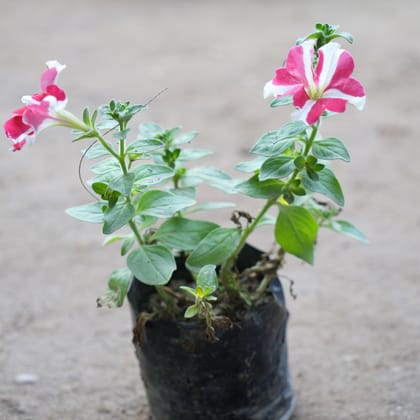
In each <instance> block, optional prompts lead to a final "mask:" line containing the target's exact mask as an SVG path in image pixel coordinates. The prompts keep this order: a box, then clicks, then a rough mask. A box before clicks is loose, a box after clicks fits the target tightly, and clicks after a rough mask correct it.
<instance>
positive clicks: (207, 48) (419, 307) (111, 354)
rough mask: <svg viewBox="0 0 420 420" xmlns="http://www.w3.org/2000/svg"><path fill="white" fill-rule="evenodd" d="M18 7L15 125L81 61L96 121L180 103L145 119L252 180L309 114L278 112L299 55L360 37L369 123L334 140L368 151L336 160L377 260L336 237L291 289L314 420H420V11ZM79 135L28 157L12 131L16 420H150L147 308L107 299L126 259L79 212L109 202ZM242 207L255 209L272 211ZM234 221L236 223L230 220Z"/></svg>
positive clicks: (303, 388) (71, 79) (7, 369)
mask: <svg viewBox="0 0 420 420" xmlns="http://www.w3.org/2000/svg"><path fill="white" fill-rule="evenodd" d="M0 5H1V14H0V28H1V29H0V31H1V37H0V55H1V67H0V86H1V92H2V100H1V102H0V117H1V121H5V120H6V119H7V118H9V116H10V113H11V111H12V110H14V109H16V108H17V107H19V104H20V98H21V96H22V95H24V94H31V93H33V92H36V91H37V90H38V87H39V76H40V74H41V72H42V71H43V69H44V63H45V62H46V61H47V60H52V59H56V60H58V61H60V62H61V63H65V64H66V65H67V69H66V70H65V71H64V72H63V73H62V74H61V75H60V86H62V87H63V89H65V91H66V92H67V94H68V97H69V104H68V109H69V110H70V111H71V112H73V113H75V114H76V115H81V112H82V109H83V108H84V107H85V106H89V107H90V108H91V109H94V108H96V107H97V106H99V105H100V104H102V103H105V102H107V101H109V100H110V99H111V98H116V99H121V100H130V101H132V102H133V103H144V102H146V101H147V100H148V99H150V98H151V97H153V96H154V95H155V94H156V93H157V92H159V91H160V90H162V89H164V88H168V90H167V91H166V92H165V93H164V94H162V95H161V96H160V97H159V98H158V99H156V100H155V101H154V102H153V103H152V104H151V106H150V109H149V110H147V111H144V112H142V113H141V114H140V115H139V117H138V118H137V120H138V122H139V123H140V122H141V121H150V120H151V121H156V122H158V123H160V124H161V125H162V126H164V127H168V128H169V127H173V126H177V125H181V126H183V127H184V129H185V130H198V131H199V132H200V133H201V134H200V136H199V137H198V138H197V139H196V140H195V146H196V147H199V148H208V149H211V150H213V151H214V152H215V154H214V156H212V157H210V158H208V159H207V160H206V163H208V164H217V165H219V166H220V167H222V168H223V169H225V170H226V171H227V172H229V173H230V174H231V175H232V176H240V174H239V173H237V172H235V171H234V170H233V169H232V168H233V166H234V164H236V163H237V162H240V161H243V160H247V159H248V158H249V156H248V149H249V148H250V147H251V146H252V145H253V144H254V142H255V141H256V139H257V138H258V137H259V136H260V135H261V134H263V133H264V132H266V131H269V130H272V129H275V128H278V127H279V126H280V125H282V124H283V123H285V122H287V121H288V119H289V114H290V112H291V109H290V108H284V109H279V108H277V109H271V108H270V106H269V100H263V98H262V88H263V86H264V84H265V82H266V81H268V80H269V79H271V78H272V76H273V72H274V69H275V68H277V67H279V66H280V65H281V64H282V61H283V59H284V58H285V56H286V53H287V50H288V48H290V47H291V46H292V45H293V44H294V42H295V40H296V39H297V38H299V37H301V36H303V35H306V34H307V33H309V32H311V31H312V30H313V27H314V24H315V23H317V22H322V23H330V24H338V25H340V29H341V30H343V31H348V32H351V33H352V34H353V35H354V37H355V42H354V44H353V45H351V46H349V45H346V48H348V49H349V50H350V51H351V53H352V54H353V56H354V58H355V62H356V70H355V77H356V78H357V79H359V80H360V81H361V82H362V83H363V84H364V85H365V87H366V91H367V104H366V108H365V110H364V111H363V112H358V111H357V110H355V109H354V108H352V107H349V109H348V111H347V112H346V113H345V114H342V115H339V116H336V117H334V118H331V119H330V120H328V123H326V124H324V128H323V135H324V136H325V137H327V136H334V137H338V138H340V139H342V140H343V141H344V142H345V143H346V145H347V147H348V149H349V151H350V153H351V155H352V163H351V164H350V165H348V164H345V163H338V164H337V165H335V169H336V171H337V174H338V177H339V179H340V181H341V184H342V187H343V189H344V192H345V196H346V208H345V210H344V213H343V217H345V218H346V219H349V220H351V221H352V222H353V223H354V224H355V225H356V226H358V227H359V228H360V229H361V230H363V231H364V232H365V233H366V235H367V236H368V237H369V239H370V245H363V244H360V243H357V242H355V241H352V240H351V239H348V238H344V237H339V236H337V235H335V234H333V233H330V232H326V231H322V232H321V234H320V236H319V241H318V246H317V252H316V262H315V266H314V267H309V266H307V265H303V264H301V263H300V262H298V261H297V260H296V259H294V258H293V257H290V258H289V259H288V263H287V265H286V267H285V268H284V269H283V270H282V273H280V274H281V275H283V276H284V285H285V288H286V289H288V287H289V281H290V280H289V279H292V280H293V281H294V292H295V293H296V294H297V296H298V297H297V300H293V299H292V298H291V296H290V295H289V294H287V299H288V306H289V310H290V313H291V316H290V326H289V354H290V366H291V370H292V374H293V382H294V387H295V389H296V393H297V397H298V406H297V410H296V414H295V417H294V418H295V419H299V420H301V419H305V420H306V419H311V420H317V419H319V420H322V419H323V420H329V419H331V420H336V419H389V418H392V419H413V420H414V419H417V418H420V398H419V396H420V316H419V315H420V299H419V298H420V292H419V286H418V283H419V279H420V263H419V258H418V254H419V250H420V248H419V242H420V241H419V239H420V210H419V209H420V199H419V190H418V186H417V179H418V178H419V176H420V166H419V164H418V156H419V153H420V143H419V140H418V134H417V132H416V129H417V124H418V115H419V112H420V82H419V74H420V48H419V46H418V38H419V25H418V16H420V3H419V2H417V1H415V0H411V1H410V0H403V1H400V2H395V1H390V0H384V1H376V0H372V1H370V2H365V1H362V0H353V1H352V2H347V1H346V2H344V1H337V0H335V1H333V0H324V1H319V2H314V1H309V0H297V1H294V2H286V1H283V2H281V1H274V0H265V1H257V0H254V1H251V0H243V1H241V0H232V1H230V2H227V1H221V0H213V1H211V2H207V1H200V0H197V1H192V0H191V1H186V0H181V1H176V2H175V1H170V0H155V1H140V0H137V1H134V0H132V1H130V0H123V1H120V2H115V1H108V0H101V1H99V0H89V1H86V0H85V1H81V0H72V1H64V0H55V1H54V2H52V1H51V2H50V1H45V0H40V1H36V2H30V1H29V0H27V1H24V0H22V1H16V2H6V1H5V0H1V1H0ZM70 140H71V139H70V136H69V133H68V131H66V130H64V129H61V128H55V129H51V130H48V131H46V132H44V133H42V134H41V135H40V136H39V138H38V140H37V142H36V143H35V144H34V145H33V146H32V147H25V149H24V150H23V151H22V152H19V153H15V154H12V153H10V152H9V150H8V149H9V147H10V144H9V141H7V140H6V138H5V136H3V141H2V142H1V144H0V168H1V169H0V171H1V175H0V193H1V197H2V198H1V204H0V221H1V226H0V249H1V253H0V267H1V280H0V286H1V293H0V418H1V419H3V418H4V419H33V420H35V419H36V420H38V419H39V420H40V419H43V420H44V419H64V420H67V419H78V420H79V419H81V420H84V419H104V420H108V419H147V418H148V409H147V403H146V400H145V396H144V390H143V387H142V384H141V382H140V376H139V371H138V365H137V361H136V360H135V357H134V352H133V348H132V345H131V324H130V323H131V320H130V317H129V312H128V309H127V307H124V308H122V309H119V310H107V309H101V310H99V309H97V308H96V304H95V300H96V298H97V297H98V296H100V295H101V294H102V293H103V291H104V290H105V287H106V282H107V277H108V275H109V273H110V272H111V271H112V270H113V269H114V268H116V267H119V266H121V265H122V264H123V260H122V259H121V257H119V255H118V254H119V252H118V248H117V246H114V247H113V246H112V245H111V246H109V247H106V248H104V247H102V240H103V238H102V235H101V232H100V227H99V226H97V225H88V224H81V223H80V222H77V221H75V220H73V219H71V218H70V217H68V216H67V215H66V214H65V213H64V209H65V208H67V207H70V206H74V205H77V204H83V203H85V202H88V201H89V200H90V198H89V196H88V195H87V193H86V192H85V191H84V190H83V189H82V187H81V186H80V184H79V182H78V179H77V166H78V161H79V158H80V149H81V144H80V143H76V144H73V143H71V141H70ZM228 200H229V201H230V200H232V201H235V202H236V203H237V204H238V208H239V209H242V210H251V211H253V210H254V209H256V208H257V204H258V203H253V202H251V200H248V199H247V198H243V197H236V196H235V197H228ZM252 201H255V200H252ZM215 218H216V220H217V221H218V222H220V223H224V224H226V225H228V224H229V221H228V218H229V214H221V215H218V216H217V215H215ZM253 243H254V244H255V245H258V246H260V247H262V248H268V247H270V246H271V244H272V238H271V237H270V235H268V234H267V233H266V232H263V231H262V232H260V233H259V234H257V235H256V236H255V237H254V240H253ZM19 374H29V375H32V376H30V377H29V378H30V379H31V378H32V379H31V380H29V382H33V383H31V384H29V383H26V384H25V383H22V381H21V380H19V376H18V375H19ZM23 382H25V381H23ZM174 420H175V419H174Z"/></svg>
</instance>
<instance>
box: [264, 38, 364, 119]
mask: <svg viewBox="0 0 420 420" xmlns="http://www.w3.org/2000/svg"><path fill="white" fill-rule="evenodd" d="M314 58H315V50H314V41H312V40H309V41H305V42H303V43H302V44H300V45H297V46H295V47H292V48H291V49H290V50H289V53H288V55H287V59H286V65H285V67H281V68H279V69H277V70H276V75H275V76H274V78H273V79H272V80H270V81H269V82H267V83H266V85H265V87H264V97H265V98H267V97H268V96H271V95H272V96H274V97H277V98H282V97H285V96H292V97H293V105H294V106H295V107H297V110H296V112H294V113H293V118H294V119H296V120H302V121H305V122H306V123H307V124H309V125H312V124H315V123H316V122H317V121H318V120H319V119H320V117H321V115H322V113H323V112H324V111H330V112H334V113H336V112H344V111H345V109H346V105H347V103H350V104H352V105H354V106H355V107H356V108H357V109H359V110H361V109H363V107H364V104H365V100H366V95H365V90H364V88H363V86H362V85H361V84H360V83H359V82H358V81H357V80H356V79H353V78H352V77H350V76H351V74H352V73H353V70H354V61H353V57H352V56H351V54H350V53H349V52H348V51H346V50H344V49H342V48H341V46H340V45H339V44H337V43H336V42H330V43H328V44H326V45H324V46H322V47H321V48H320V49H319V50H318V62H317V64H316V65H314Z"/></svg>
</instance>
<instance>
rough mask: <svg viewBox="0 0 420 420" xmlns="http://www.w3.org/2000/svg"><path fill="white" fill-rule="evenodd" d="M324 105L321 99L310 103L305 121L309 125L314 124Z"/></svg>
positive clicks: (319, 116)
mask: <svg viewBox="0 0 420 420" xmlns="http://www.w3.org/2000/svg"><path fill="white" fill-rule="evenodd" d="M324 109H325V108H324V105H323V103H322V101H320V100H319V101H315V102H314V104H313V105H312V107H311V109H310V110H309V112H308V114H307V117H306V122H307V123H308V124H309V125H313V124H315V123H316V122H317V121H318V120H319V119H320V118H321V115H322V113H323V112H324Z"/></svg>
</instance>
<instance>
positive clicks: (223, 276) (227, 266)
mask: <svg viewBox="0 0 420 420" xmlns="http://www.w3.org/2000/svg"><path fill="white" fill-rule="evenodd" d="M276 201H277V197H276V198H274V199H273V198H272V199H270V200H267V202H266V203H265V205H264V207H263V208H262V209H261V210H260V212H259V213H258V215H257V216H256V217H255V219H254V220H253V221H252V222H251V223H250V224H249V225H248V226H247V227H246V228H245V229H244V230H243V232H242V236H241V239H240V240H239V243H238V245H237V246H236V248H235V250H234V251H233V253H232V255H231V256H230V258H228V259H227V260H226V261H225V262H224V263H223V265H222V267H221V269H220V281H221V282H222V283H224V284H225V285H226V286H228V284H227V283H228V282H229V280H228V279H229V275H228V274H229V272H230V270H231V268H232V265H233V263H234V261H235V260H236V258H237V256H238V254H239V253H240V252H241V250H242V248H243V247H244V245H245V243H246V241H247V239H248V237H249V236H250V235H251V233H252V232H253V231H254V230H255V228H256V227H257V225H258V223H259V222H260V221H261V219H262V218H263V217H264V215H265V214H266V213H267V211H268V210H269V209H270V207H271V206H272V205H273V204H274V203H275V202H276ZM235 288H237V287H235Z"/></svg>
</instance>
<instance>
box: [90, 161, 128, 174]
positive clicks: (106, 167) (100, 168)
mask: <svg viewBox="0 0 420 420" xmlns="http://www.w3.org/2000/svg"><path fill="white" fill-rule="evenodd" d="M91 171H92V172H93V173H94V174H107V173H111V172H120V173H121V167H120V164H119V163H118V161H117V160H116V159H115V158H111V159H106V160H102V161H101V162H98V163H96V164H95V165H93V166H92V167H91Z"/></svg>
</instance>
